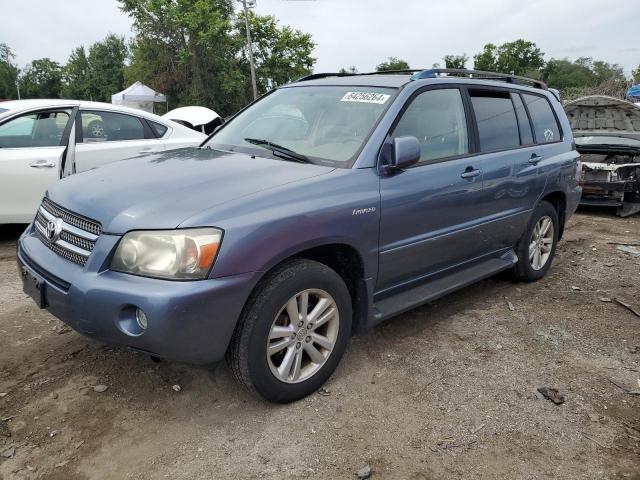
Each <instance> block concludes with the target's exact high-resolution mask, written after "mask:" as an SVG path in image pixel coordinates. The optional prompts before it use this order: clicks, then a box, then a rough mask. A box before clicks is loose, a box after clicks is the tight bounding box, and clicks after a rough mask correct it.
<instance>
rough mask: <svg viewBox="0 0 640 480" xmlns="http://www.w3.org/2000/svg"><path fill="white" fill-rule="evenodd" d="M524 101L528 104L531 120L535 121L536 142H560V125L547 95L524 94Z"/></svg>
mask: <svg viewBox="0 0 640 480" xmlns="http://www.w3.org/2000/svg"><path fill="white" fill-rule="evenodd" d="M522 98H524V103H525V104H526V105H527V109H528V110H529V115H530V116H531V122H532V123H533V131H534V132H535V134H536V143H552V142H559V141H560V140H562V139H561V138H560V127H559V126H558V121H557V120H556V116H555V115H554V114H553V109H552V108H551V105H550V104H549V100H547V99H546V97H542V96H539V95H530V94H527V93H524V94H522Z"/></svg>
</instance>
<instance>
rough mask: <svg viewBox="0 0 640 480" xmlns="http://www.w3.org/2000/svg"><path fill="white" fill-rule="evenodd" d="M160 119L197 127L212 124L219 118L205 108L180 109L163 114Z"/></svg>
mask: <svg viewBox="0 0 640 480" xmlns="http://www.w3.org/2000/svg"><path fill="white" fill-rule="evenodd" d="M162 118H167V119H169V120H173V121H176V120H177V121H182V122H189V123H190V124H191V125H193V126H194V127H197V126H199V125H206V124H207V123H211V122H213V121H214V120H215V119H216V118H220V115H218V114H217V113H216V112H214V111H213V110H211V109H210V108H206V107H180V108H175V109H173V110H171V111H170V112H167V113H165V114H164V115H162Z"/></svg>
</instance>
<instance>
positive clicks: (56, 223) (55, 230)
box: [47, 218, 62, 242]
mask: <svg viewBox="0 0 640 480" xmlns="http://www.w3.org/2000/svg"><path fill="white" fill-rule="evenodd" d="M61 231H62V219H61V218H55V219H53V220H49V221H48V222H47V238H48V239H49V241H50V242H55V241H56V240H58V237H59V236H60V232H61Z"/></svg>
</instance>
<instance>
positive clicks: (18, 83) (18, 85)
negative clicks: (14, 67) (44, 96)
mask: <svg viewBox="0 0 640 480" xmlns="http://www.w3.org/2000/svg"><path fill="white" fill-rule="evenodd" d="M16 88H17V89H18V100H20V80H18V77H17V76H16Z"/></svg>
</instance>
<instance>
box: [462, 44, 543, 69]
mask: <svg viewBox="0 0 640 480" xmlns="http://www.w3.org/2000/svg"><path fill="white" fill-rule="evenodd" d="M543 55H544V54H543V53H542V52H541V51H540V49H539V48H538V47H536V44H535V43H533V42H528V41H526V40H522V39H519V40H516V41H514V42H507V43H503V44H502V45H500V46H496V45H494V44H492V43H488V44H486V45H485V46H484V48H483V50H482V52H480V53H478V54H476V55H474V57H473V60H474V68H475V69H476V70H486V71H490V72H501V73H512V74H514V75H527V74H529V73H530V72H534V71H537V70H539V69H540V68H542V67H543V66H544V58H543Z"/></svg>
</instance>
